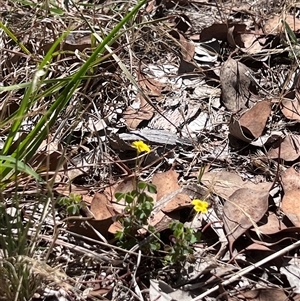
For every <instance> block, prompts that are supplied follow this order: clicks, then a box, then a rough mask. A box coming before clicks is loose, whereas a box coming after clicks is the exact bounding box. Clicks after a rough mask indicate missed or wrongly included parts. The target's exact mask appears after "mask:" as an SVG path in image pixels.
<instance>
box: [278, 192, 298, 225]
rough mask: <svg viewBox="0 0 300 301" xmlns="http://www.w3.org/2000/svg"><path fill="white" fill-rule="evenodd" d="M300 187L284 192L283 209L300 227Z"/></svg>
mask: <svg viewBox="0 0 300 301" xmlns="http://www.w3.org/2000/svg"><path fill="white" fill-rule="evenodd" d="M299 200H300V189H295V190H288V191H287V192H285V193H284V196H283V199H282V206H281V209H282V211H283V212H284V213H285V215H286V216H287V217H288V218H289V219H290V221H291V222H292V223H293V224H294V225H295V226H296V227H300V202H299Z"/></svg>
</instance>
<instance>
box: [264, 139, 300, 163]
mask: <svg viewBox="0 0 300 301" xmlns="http://www.w3.org/2000/svg"><path fill="white" fill-rule="evenodd" d="M279 148H280V159H282V160H284V161H295V160H297V159H298V158H299V156H300V135H293V134H290V135H287V136H286V137H285V138H284V139H283V141H282V142H281V143H280V145H276V147H274V148H271V149H270V150H269V151H268V156H269V158H271V159H277V158H278V156H279Z"/></svg>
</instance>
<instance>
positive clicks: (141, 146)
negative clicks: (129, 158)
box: [131, 140, 150, 155]
mask: <svg viewBox="0 0 300 301" xmlns="http://www.w3.org/2000/svg"><path fill="white" fill-rule="evenodd" d="M131 146H132V147H133V148H135V149H136V152H137V154H138V155H139V154H140V153H142V152H147V153H149V152H150V147H149V145H147V144H146V143H144V142H143V141H141V140H139V141H134V142H132V144H131Z"/></svg>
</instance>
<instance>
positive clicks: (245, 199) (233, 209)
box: [223, 188, 269, 254]
mask: <svg viewBox="0 0 300 301" xmlns="http://www.w3.org/2000/svg"><path fill="white" fill-rule="evenodd" d="M268 198H269V192H265V191H263V192H262V191H257V190H253V189H247V188H241V189H238V190H237V191H235V192H234V193H233V194H232V195H231V196H230V197H229V199H228V200H227V201H226V202H225V204H224V208H223V214H224V216H223V223H224V229H225V232H226V234H227V239H228V243H229V250H230V252H231V254H232V246H233V243H234V242H235V241H236V240H237V239H238V238H239V237H240V236H241V235H243V234H244V233H245V232H246V231H247V230H248V229H250V228H251V227H254V228H256V229H258V227H257V222H259V221H260V220H261V219H262V217H263V216H264V214H265V213H266V212H267V210H268ZM258 234H259V233H258Z"/></svg>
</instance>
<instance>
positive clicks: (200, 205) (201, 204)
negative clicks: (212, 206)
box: [192, 199, 208, 213]
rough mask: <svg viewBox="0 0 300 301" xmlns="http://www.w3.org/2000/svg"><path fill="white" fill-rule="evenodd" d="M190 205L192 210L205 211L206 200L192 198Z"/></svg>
mask: <svg viewBox="0 0 300 301" xmlns="http://www.w3.org/2000/svg"><path fill="white" fill-rule="evenodd" d="M192 205H194V210H196V211H197V212H202V213H206V212H207V208H208V203H207V202H206V201H201V200H197V199H196V200H193V201H192Z"/></svg>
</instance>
